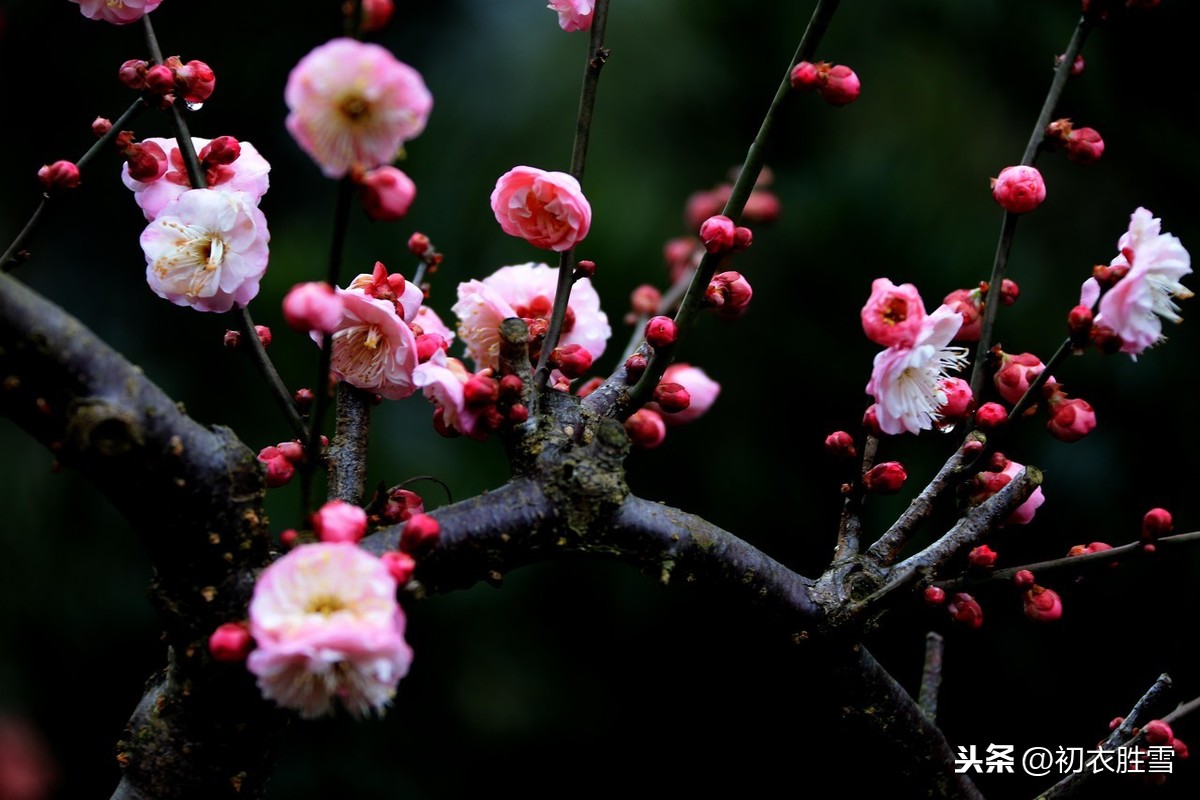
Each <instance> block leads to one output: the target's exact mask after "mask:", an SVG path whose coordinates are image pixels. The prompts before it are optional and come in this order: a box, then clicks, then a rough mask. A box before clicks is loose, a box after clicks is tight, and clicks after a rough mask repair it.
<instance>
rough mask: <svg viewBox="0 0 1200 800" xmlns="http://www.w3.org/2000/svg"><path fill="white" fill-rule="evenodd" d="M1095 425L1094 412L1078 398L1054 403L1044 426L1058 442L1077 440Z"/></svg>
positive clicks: (1089, 405)
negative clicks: (1048, 419)
mask: <svg viewBox="0 0 1200 800" xmlns="http://www.w3.org/2000/svg"><path fill="white" fill-rule="evenodd" d="M1095 427H1096V412H1095V411H1093V410H1092V406H1091V404H1090V403H1088V402H1087V401H1086V400H1080V399H1078V398H1074V399H1070V400H1063V401H1061V402H1059V403H1057V404H1054V405H1053V406H1052V408H1051V412H1050V421H1049V422H1047V423H1046V428H1047V429H1048V430H1049V431H1050V435H1052V436H1053V437H1054V438H1055V439H1058V440H1059V441H1060V442H1078V441H1079V440H1080V439H1082V438H1083V437H1085V436H1087V435H1088V434H1089V433H1091V432H1092V430H1093V429H1094V428H1095Z"/></svg>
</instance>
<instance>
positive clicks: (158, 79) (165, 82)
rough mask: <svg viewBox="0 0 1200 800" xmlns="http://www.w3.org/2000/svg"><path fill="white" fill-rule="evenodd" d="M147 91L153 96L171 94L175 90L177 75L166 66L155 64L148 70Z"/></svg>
mask: <svg viewBox="0 0 1200 800" xmlns="http://www.w3.org/2000/svg"><path fill="white" fill-rule="evenodd" d="M145 80H146V87H145V88H146V91H148V92H150V93H151V94H158V95H163V94H170V93H171V92H172V91H173V90H174V89H175V73H174V72H172V71H171V68H170V67H168V66H166V65H165V64H155V65H154V66H152V67H150V68H149V69H147V70H146V78H145Z"/></svg>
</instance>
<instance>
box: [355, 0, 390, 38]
mask: <svg viewBox="0 0 1200 800" xmlns="http://www.w3.org/2000/svg"><path fill="white" fill-rule="evenodd" d="M395 10H396V5H395V3H393V2H392V0H362V32H363V33H374V32H375V31H378V30H382V29H383V28H384V26H386V25H387V24H388V21H389V20H390V19H391V18H392V12H393V11H395Z"/></svg>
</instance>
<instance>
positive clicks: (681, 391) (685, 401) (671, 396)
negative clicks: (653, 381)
mask: <svg viewBox="0 0 1200 800" xmlns="http://www.w3.org/2000/svg"><path fill="white" fill-rule="evenodd" d="M654 402H656V403H658V405H659V406H660V407H661V408H662V410H663V411H665V412H667V413H668V414H676V413H678V412H680V411H683V410H685V409H686V408H687V407H688V406H690V405H691V404H692V396H691V394H690V393H689V392H688V390H687V389H685V388H683V386H682V385H681V384H678V383H660V384H659V385H658V386H655V387H654Z"/></svg>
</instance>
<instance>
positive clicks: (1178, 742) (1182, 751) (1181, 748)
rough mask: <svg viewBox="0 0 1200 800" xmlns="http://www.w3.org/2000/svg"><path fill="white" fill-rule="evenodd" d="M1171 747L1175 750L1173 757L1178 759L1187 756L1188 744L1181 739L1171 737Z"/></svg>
mask: <svg viewBox="0 0 1200 800" xmlns="http://www.w3.org/2000/svg"><path fill="white" fill-rule="evenodd" d="M1171 749H1172V750H1174V751H1175V757H1176V758H1178V759H1179V760H1180V761H1183V760H1184V759H1186V758H1187V757H1188V746H1187V745H1186V744H1184V742H1183V740H1182V739H1172V740H1171Z"/></svg>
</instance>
